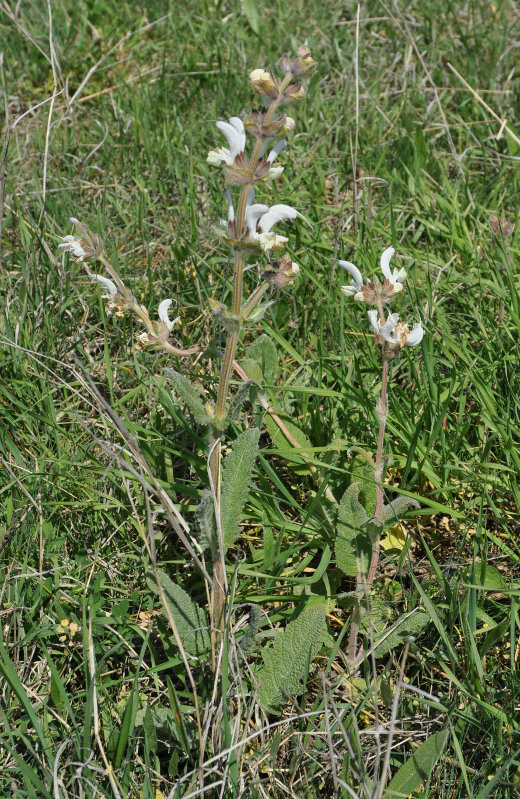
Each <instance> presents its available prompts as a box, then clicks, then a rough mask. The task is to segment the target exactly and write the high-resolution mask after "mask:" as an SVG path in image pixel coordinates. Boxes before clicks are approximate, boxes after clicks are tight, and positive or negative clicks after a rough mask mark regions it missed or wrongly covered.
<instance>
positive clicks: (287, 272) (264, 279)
mask: <svg viewBox="0 0 520 799" xmlns="http://www.w3.org/2000/svg"><path fill="white" fill-rule="evenodd" d="M314 68H315V62H314V60H313V58H312V56H311V53H310V50H309V49H308V48H307V47H300V48H299V49H298V51H297V54H296V58H294V59H290V58H289V57H288V56H286V55H284V56H283V57H282V58H281V59H280V60H279V62H278V70H279V72H280V73H281V75H282V76H283V77H281V78H278V77H275V75H274V74H273V72H272V71H271V70H270V69H254V70H253V71H252V72H251V73H250V76H249V77H250V80H251V83H252V85H253V88H254V90H255V91H256V92H257V94H258V95H259V96H260V98H261V102H262V107H261V108H259V109H253V110H252V112H251V114H250V116H249V117H248V118H247V119H246V120H245V121H242V120H241V119H240V118H239V117H235V116H233V117H230V119H229V120H228V121H219V122H217V123H216V124H217V128H218V130H219V131H220V132H221V133H222V134H223V135H224V136H225V138H226V140H227V144H228V147H220V148H218V149H215V150H211V151H210V153H209V155H208V158H207V161H208V163H209V164H212V165H214V166H217V167H220V168H221V169H222V170H223V172H224V177H225V182H226V184H227V187H228V189H227V190H226V195H225V196H226V200H227V205H228V216H227V223H224V226H223V230H222V240H223V242H224V244H226V245H227V247H229V249H230V251H231V253H232V257H233V278H232V280H233V295H232V302H231V308H225V307H224V308H223V307H222V306H220V305H218V304H216V303H215V304H214V308H213V312H214V316H215V317H216V319H217V321H218V322H220V324H221V325H222V326H223V327H224V328H225V329H226V330H227V341H226V345H225V350H224V356H223V361H222V368H221V373H220V380H219V384H218V390H217V402H216V406H215V410H214V419H213V423H212V425H211V436H210V451H209V460H208V469H209V477H210V483H211V486H212V492H213V499H214V507H215V518H216V527H217V531H219V530H220V528H221V523H220V520H221V512H222V508H221V497H220V489H221V461H222V458H221V436H222V429H223V428H224V427H225V426H226V421H227V413H228V411H227V407H226V404H227V400H228V393H229V382H230V378H231V375H232V372H233V368H234V361H235V355H236V352H237V346H238V342H239V337H240V333H241V331H242V329H243V327H244V326H245V325H247V324H248V323H251V322H258V320H259V319H261V317H262V315H263V313H264V312H265V310H266V308H267V307H268V305H269V304H270V303H267V304H266V303H262V304H261V300H262V298H263V297H264V295H265V294H266V293H267V292H268V291H269V290H270V289H283V288H285V287H286V286H289V285H291V284H292V283H293V282H294V278H295V276H296V274H297V273H298V272H299V267H298V265H297V264H295V263H294V262H293V261H292V260H291V257H290V256H289V255H288V254H287V253H285V254H283V255H281V253H280V251H281V250H283V248H284V246H285V244H286V243H287V238H286V237H285V236H282V235H280V234H277V233H275V232H273V230H272V228H273V227H274V226H275V225H276V224H278V223H279V222H282V221H283V220H287V219H290V220H291V219H295V218H296V217H297V216H299V215H300V214H299V213H298V211H297V210H296V209H295V208H292V207H291V206H289V205H284V204H276V205H273V206H271V207H269V206H267V205H265V204H264V203H259V202H255V200H256V194H255V192H256V190H257V188H260V187H261V186H262V184H265V183H266V182H267V181H269V180H276V178H278V177H279V176H280V175H281V173H282V171H283V167H282V166H281V165H279V164H278V163H276V164H275V160H276V159H277V157H278V156H279V155H280V153H281V152H282V151H283V150H284V149H285V148H286V146H287V139H286V136H287V135H288V134H289V133H291V131H292V130H293V129H294V127H295V121H294V119H293V118H292V117H290V116H288V115H287V113H286V112H285V111H284V110H283V108H284V107H285V106H288V105H292V104H294V103H296V102H297V101H299V100H301V99H302V98H303V97H304V90H303V87H302V83H301V80H300V78H302V77H304V76H307V75H310V74H311V72H312V71H313V70H314ZM246 132H247V133H249V134H250V136H251V137H252V140H253V141H252V146H251V150H250V154H249V155H247V154H246ZM231 188H235V189H237V190H238V201H237V204H236V209H235V204H234V201H233V196H232V194H231V191H230V189H231ZM273 255H276V256H277V257H275V258H272V256H273ZM259 256H260V257H261V256H267V258H268V259H269V261H268V263H267V265H266V266H264V267H263V268H262V269H261V270H260V275H261V282H260V283H259V284H258V285H257V286H256V287H255V288H253V289H252V291H250V292H249V293H248V294H246V296H245V297H244V267H245V264H246V260H247V259H248V258H254V259H257V258H258V257H259ZM271 258H272V260H271ZM213 573H214V581H213V601H212V604H213V614H212V615H213V627H214V630H215V631H216V634H217V639H218V637H219V635H220V632H221V631H222V628H223V621H224V617H223V609H224V597H225V591H226V575H225V565H224V551H223V543H222V535H221V534H219V551H218V552H214V553H213Z"/></svg>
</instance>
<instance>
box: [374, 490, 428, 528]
mask: <svg viewBox="0 0 520 799" xmlns="http://www.w3.org/2000/svg"><path fill="white" fill-rule="evenodd" d="M420 507H421V506H420V505H419V503H418V502H417V500H416V499H412V497H397V498H396V499H394V500H392V502H389V503H388V505H385V507H384V508H383V510H382V511H381V516H380V518H381V521H382V522H383V524H384V525H385V527H386V526H387V523H388V522H390V526H392V525H394V524H395V523H396V522H398V521H399V516H400V515H401V513H404V512H405V511H406V510H408V508H420Z"/></svg>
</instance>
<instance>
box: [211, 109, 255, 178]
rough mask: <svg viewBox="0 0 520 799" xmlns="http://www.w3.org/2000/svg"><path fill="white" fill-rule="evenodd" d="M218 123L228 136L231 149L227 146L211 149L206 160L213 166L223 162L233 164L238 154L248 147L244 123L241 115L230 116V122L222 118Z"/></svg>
mask: <svg viewBox="0 0 520 799" xmlns="http://www.w3.org/2000/svg"><path fill="white" fill-rule="evenodd" d="M216 125H217V128H218V129H219V130H220V132H221V133H223V134H224V136H225V137H226V139H227V142H228V145H229V149H228V148H227V147H218V148H217V149H216V150H210V152H209V153H208V157H207V158H206V161H207V162H208V164H211V165H212V166H221V165H222V164H227V165H228V166H231V165H232V164H233V163H234V162H235V158H236V157H237V155H239V153H243V152H244V150H245V147H246V131H245V128H244V123H243V122H242V120H241V119H240V118H239V117H230V119H229V120H228V122H224V121H223V120H220V121H219V122H217V123H216Z"/></svg>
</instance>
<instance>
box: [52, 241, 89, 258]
mask: <svg viewBox="0 0 520 799" xmlns="http://www.w3.org/2000/svg"><path fill="white" fill-rule="evenodd" d="M61 241H62V243H61V244H58V247H61V248H62V249H63V251H64V252H68V253H70V254H71V255H73V256H74V258H76V259H77V260H78V261H82V260H83V258H84V257H85V255H86V254H87V253H86V252H85V250H84V249H83V247H82V246H81V239H78V237H77V236H62V237H61Z"/></svg>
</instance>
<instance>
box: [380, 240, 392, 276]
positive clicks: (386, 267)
mask: <svg viewBox="0 0 520 799" xmlns="http://www.w3.org/2000/svg"><path fill="white" fill-rule="evenodd" d="M394 252H395V250H394V248H393V247H388V249H386V250H385V251H384V253H383V254H382V256H381V271H382V273H383V275H384V276H385V277H386V278H387V279H388V280H389V281H390V283H395V280H394V278H393V275H392V273H391V271H390V260H391V258H392V255H393V254H394Z"/></svg>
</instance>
